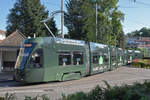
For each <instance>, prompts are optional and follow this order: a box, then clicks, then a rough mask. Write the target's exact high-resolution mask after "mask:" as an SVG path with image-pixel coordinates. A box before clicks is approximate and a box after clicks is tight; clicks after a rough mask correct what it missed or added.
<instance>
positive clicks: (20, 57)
mask: <svg viewBox="0 0 150 100" xmlns="http://www.w3.org/2000/svg"><path fill="white" fill-rule="evenodd" d="M23 53H24V48H20V52H19V55H18V58H17V61H16V65H15V69H19V67H20V64H21V60H22V56H23Z"/></svg>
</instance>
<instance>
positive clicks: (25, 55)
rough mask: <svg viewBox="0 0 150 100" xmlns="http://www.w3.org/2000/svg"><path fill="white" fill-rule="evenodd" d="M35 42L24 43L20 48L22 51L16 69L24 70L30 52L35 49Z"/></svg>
mask: <svg viewBox="0 0 150 100" xmlns="http://www.w3.org/2000/svg"><path fill="white" fill-rule="evenodd" d="M33 47H34V46H33V44H24V46H23V47H22V48H20V52H19V55H18V58H17V61H16V65H15V69H20V70H22V69H23V68H24V66H25V63H26V62H27V59H28V57H29V55H30V53H31V52H32V50H33Z"/></svg>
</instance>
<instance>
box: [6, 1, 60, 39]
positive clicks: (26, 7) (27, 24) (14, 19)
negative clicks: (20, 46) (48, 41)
mask: <svg viewBox="0 0 150 100" xmlns="http://www.w3.org/2000/svg"><path fill="white" fill-rule="evenodd" d="M47 17H48V11H46V10H45V7H44V5H42V4H41V3H40V0H17V1H16V3H15V4H14V8H12V9H11V10H10V14H9V15H8V21H7V23H8V25H7V32H8V35H9V34H11V33H12V32H14V31H15V30H17V29H18V30H19V31H21V32H22V33H24V34H25V35H26V36H31V37H33V36H34V34H36V36H49V34H48V32H47V30H46V28H45V26H44V25H43V24H42V23H41V22H40V21H42V20H43V19H45V18H47ZM48 25H49V26H50V28H51V29H52V32H53V33H55V34H57V28H56V25H55V21H54V20H53V19H52V20H51V21H49V22H48Z"/></svg>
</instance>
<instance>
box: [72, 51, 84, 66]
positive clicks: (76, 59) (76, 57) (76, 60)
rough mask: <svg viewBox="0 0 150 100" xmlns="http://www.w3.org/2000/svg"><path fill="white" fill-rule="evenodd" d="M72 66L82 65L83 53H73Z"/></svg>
mask: <svg viewBox="0 0 150 100" xmlns="http://www.w3.org/2000/svg"><path fill="white" fill-rule="evenodd" d="M73 64H74V65H82V64H83V53H81V52H74V53H73Z"/></svg>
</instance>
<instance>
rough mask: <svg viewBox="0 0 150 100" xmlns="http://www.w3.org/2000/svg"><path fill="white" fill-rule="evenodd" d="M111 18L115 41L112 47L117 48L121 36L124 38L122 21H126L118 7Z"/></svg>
mask: <svg viewBox="0 0 150 100" xmlns="http://www.w3.org/2000/svg"><path fill="white" fill-rule="evenodd" d="M111 18H112V20H111V24H112V33H113V34H112V36H113V41H112V42H111V43H112V45H115V46H117V44H120V43H119V42H120V40H121V36H122V37H124V35H123V30H122V24H121V21H122V20H123V19H124V14H123V13H122V12H121V11H119V10H118V9H117V7H116V8H115V9H114V10H113V12H112V14H111ZM119 35H120V36H119ZM122 39H123V38H122Z"/></svg>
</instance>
